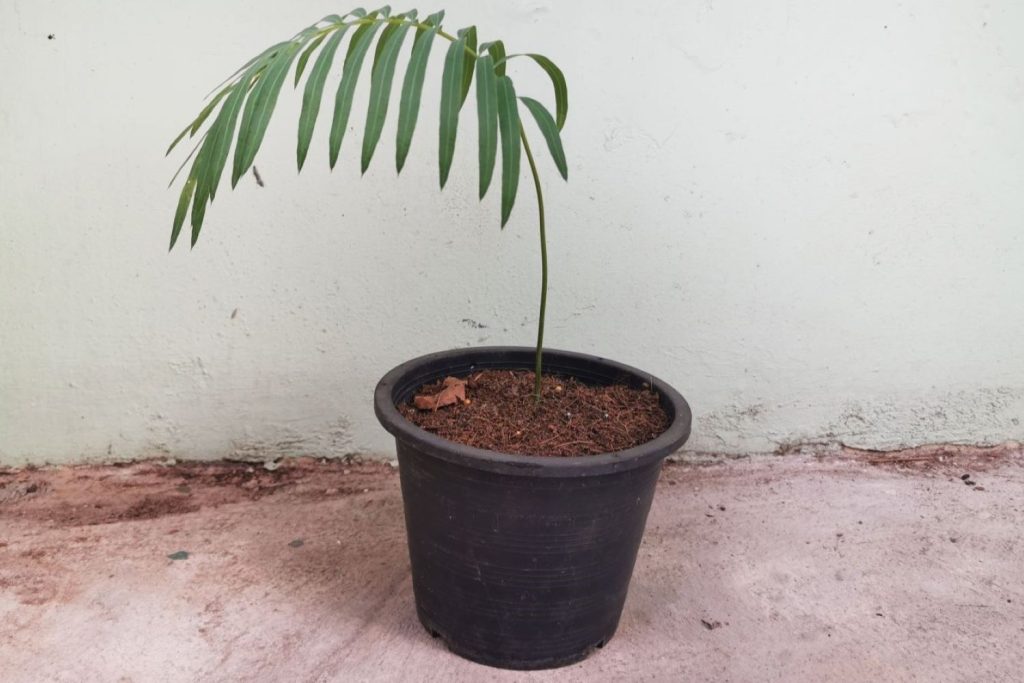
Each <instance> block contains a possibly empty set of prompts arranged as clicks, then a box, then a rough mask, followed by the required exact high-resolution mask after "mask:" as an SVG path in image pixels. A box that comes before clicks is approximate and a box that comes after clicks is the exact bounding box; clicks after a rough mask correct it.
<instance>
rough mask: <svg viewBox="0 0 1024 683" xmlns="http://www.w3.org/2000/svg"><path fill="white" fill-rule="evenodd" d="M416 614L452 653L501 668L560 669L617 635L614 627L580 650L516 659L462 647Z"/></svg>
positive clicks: (431, 634)
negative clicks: (537, 657) (543, 656)
mask: <svg viewBox="0 0 1024 683" xmlns="http://www.w3.org/2000/svg"><path fill="white" fill-rule="evenodd" d="M416 616H417V617H419V620H420V623H421V624H423V628H425V629H426V630H427V633H429V634H430V637H431V638H435V639H437V640H440V641H441V642H443V643H444V645H445V647H447V648H448V651H449V652H451V653H452V654H456V655H458V656H460V657H462V658H463V659H468V660H469V661H471V662H476V663H477V664H484V665H485V666H493V667H496V668H499V669H511V670H515V671H537V670H540V669H558V668H560V667H563V666H569V665H571V664H576V663H577V662H582V661H583V660H584V659H586V658H587V657H589V656H590V655H592V654H593V653H594V651H595V650H600V649H601V648H603V647H604V646H605V645H607V644H608V641H610V640H611V639H612V636H614V635H615V629H614V628H613V629H612V630H611V632H610V633H608V635H606V636H605V637H603V638H601V639H600V640H598V641H597V642H596V643H594V644H593V645H590V646H587V647H585V648H583V649H582V650H580V651H579V652H572V653H567V654H564V655H560V656H558V657H548V658H546V659H523V660H515V659H508V658H504V657H494V656H493V655H491V654H490V653H487V652H480V651H477V650H473V649H469V648H465V647H462V646H461V645H460V643H459V640H458V639H457V638H451V637H448V636H446V635H445V634H443V633H441V632H440V631H438V630H437V628H436V627H435V625H434V624H433V623H432V622H431V621H430V618H429V617H427V616H426V615H425V614H423V612H422V611H421V610H419V609H417V610H416ZM616 626H617V624H616Z"/></svg>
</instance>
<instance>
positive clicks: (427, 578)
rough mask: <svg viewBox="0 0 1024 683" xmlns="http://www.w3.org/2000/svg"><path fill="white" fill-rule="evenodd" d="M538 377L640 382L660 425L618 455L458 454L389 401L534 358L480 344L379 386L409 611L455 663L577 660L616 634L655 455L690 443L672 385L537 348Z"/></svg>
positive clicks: (404, 370) (413, 364) (425, 361)
mask: <svg viewBox="0 0 1024 683" xmlns="http://www.w3.org/2000/svg"><path fill="white" fill-rule="evenodd" d="M544 360H545V372H548V373H552V374H561V375H571V376H575V377H577V378H579V379H581V380H583V381H585V382H588V383H594V384H607V383H612V382H616V383H625V384H629V385H633V386H641V385H643V384H647V385H648V386H651V387H653V388H654V390H655V391H657V392H658V393H659V395H660V397H661V401H662V406H663V407H664V408H665V409H666V411H667V412H668V413H669V418H670V426H669V429H668V430H667V431H666V432H665V433H664V434H662V435H661V436H659V437H657V438H656V439H654V440H653V441H650V442H648V443H647V444H643V445H641V446H639V447H636V448H632V449H629V450H626V451H620V452H618V453H607V454H603V455H596V456H583V457H579V458H557V457H541V456H515V455H506V454H500V453H494V452H491V451H484V450H481V449H476V448H471V447H467V446H462V445H460V444H456V443H453V442H450V441H446V440H444V439H441V438H439V437H437V436H435V435H433V434H430V433H428V432H426V431H424V430H422V429H420V428H418V427H416V426H415V425H413V424H412V423H410V422H408V421H407V420H405V418H404V417H402V416H401V415H400V414H399V413H398V411H397V410H396V409H395V405H396V404H398V403H401V402H404V401H406V400H408V398H409V397H410V396H411V394H412V392H414V391H415V390H416V389H417V388H418V387H419V386H421V385H422V384H424V383H426V382H430V381H434V380H436V379H440V378H443V377H445V376H448V375H465V374H468V373H469V372H473V371H476V370H480V369H485V368H508V369H516V368H532V365H533V350H532V349H529V348H519V347H511V348H510V347H486V348H477V349H464V350H458V351H448V352H442V353H438V354H432V355H430V356H424V357H422V358H418V359H416V360H413V361H410V362H408V363H405V364H403V365H401V366H399V367H398V368H395V369H394V370H393V371H391V372H390V373H388V374H387V375H386V376H385V377H384V379H382V380H381V382H380V384H379V385H378V387H377V392H376V394H375V409H376V412H377V416H378V418H379V419H380V421H381V424H383V425H384V427H385V428H386V429H388V431H390V432H391V433H392V434H394V435H395V438H396V443H397V450H398V462H399V472H400V476H401V484H402V499H403V503H404V508H405V523H406V532H407V535H408V543H409V558H410V562H411V565H412V578H413V590H414V593H415V597H416V610H417V614H418V615H419V618H420V621H421V622H422V623H423V625H424V626H425V627H426V628H427V630H428V631H429V632H430V633H431V634H433V635H435V636H438V637H440V638H442V639H443V640H444V641H445V643H446V644H447V645H448V647H449V648H450V649H451V650H452V651H453V652H455V653H456V654H459V655H462V656H463V657H466V658H468V659H471V660H474V661H477V662H481V663H484V664H489V665H492V666H498V667H503V668H511V669H540V668H550V667H556V666H562V665H566V664H571V663H573V662H576V661H579V660H581V659H583V658H584V657H586V656H587V655H588V654H589V653H590V652H592V651H593V650H594V649H595V648H598V647H602V646H604V644H605V643H607V642H608V640H609V639H610V638H611V637H612V635H613V634H614V633H615V629H616V627H617V626H618V623H619V616H620V615H621V613H622V607H623V604H624V602H625V599H626V593H627V590H628V588H629V580H630V577H631V575H632V573H633V565H634V563H635V561H636V555H637V550H638V548H639V546H640V540H641V538H642V537H643V531H644V525H645V523H646V521H647V513H648V511H649V510H650V506H651V500H652V498H653V496H654V489H655V484H656V483H657V479H658V473H659V471H660V469H661V463H662V460H663V459H664V457H665V456H666V455H668V454H669V453H670V452H672V451H673V450H675V449H676V448H678V447H679V446H680V445H682V443H683V442H684V441H685V440H686V438H687V437H688V436H689V430H690V419H691V418H690V410H689V406H688V405H687V404H686V401H685V400H683V398H682V396H680V395H679V394H678V392H676V391H675V390H674V389H672V388H671V387H669V386H668V385H666V384H664V383H663V382H661V381H660V380H658V379H657V378H655V377H652V376H650V375H648V374H646V373H643V372H641V371H639V370H636V369H634V368H630V367H628V366H624V365H621V364H619V363H614V362H612V361H607V360H604V359H601V358H596V357H593V356H587V355H584V354H575V353H569V352H562V351H545V355H544Z"/></svg>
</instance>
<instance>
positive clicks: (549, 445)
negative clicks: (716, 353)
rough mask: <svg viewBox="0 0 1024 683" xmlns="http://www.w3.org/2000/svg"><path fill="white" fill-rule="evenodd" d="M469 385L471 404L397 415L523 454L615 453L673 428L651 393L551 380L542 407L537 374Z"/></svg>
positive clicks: (499, 375)
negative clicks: (538, 400)
mask: <svg viewBox="0 0 1024 683" xmlns="http://www.w3.org/2000/svg"><path fill="white" fill-rule="evenodd" d="M465 380H466V385H465V394H466V400H465V401H461V400H460V401H456V402H454V404H452V405H447V406H444V407H439V408H437V409H436V410H431V409H426V410H420V409H417V408H416V407H414V406H413V404H412V402H410V403H409V404H406V405H401V406H399V411H400V412H401V413H402V414H403V415H404V416H405V417H406V419H408V420H410V421H411V422H413V423H414V424H416V425H418V426H420V427H422V428H423V429H426V430H427V431H429V432H433V433H435V434H437V435H438V436H440V437H443V438H445V439H448V440H450V441H455V442H457V443H461V444H465V445H467V446H475V447H477V448H485V449H487V450H491V451H498V452H500V453H514V454H519V455H553V456H578V455H596V454H599V453H610V452H612V451H619V450H623V449H626V448H632V447H633V446H638V445H640V444H642V443H646V442H648V441H650V440H651V439H653V438H654V437H656V436H658V435H659V434H661V433H662V432H664V431H665V429H666V428H667V427H668V416H667V415H666V414H665V411H664V410H663V409H662V408H661V405H660V404H659V402H658V395H657V394H656V393H655V392H653V391H651V390H650V389H631V388H629V387H626V386H622V385H615V386H607V387H592V386H587V385H585V384H582V383H581V382H579V381H577V380H575V379H572V378H569V377H558V376H550V375H545V376H544V377H543V379H542V391H541V397H542V400H541V403H540V405H537V404H536V403H535V401H534V398H533V380H534V374H533V372H530V371H527V370H485V371H483V372H479V373H476V374H473V375H470V376H469V377H467V378H465ZM444 388H445V387H444V383H443V381H438V382H435V383H433V384H428V385H425V386H423V387H421V388H420V390H419V392H417V395H418V396H433V395H439V394H440V393H441V392H442V391H443V390H444Z"/></svg>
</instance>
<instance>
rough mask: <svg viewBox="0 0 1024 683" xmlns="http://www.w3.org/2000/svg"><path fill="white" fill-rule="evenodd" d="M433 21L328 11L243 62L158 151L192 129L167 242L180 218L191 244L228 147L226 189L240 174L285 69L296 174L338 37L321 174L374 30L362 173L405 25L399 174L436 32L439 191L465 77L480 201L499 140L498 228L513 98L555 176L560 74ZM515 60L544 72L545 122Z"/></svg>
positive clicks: (513, 159) (511, 152) (511, 165)
mask: <svg viewBox="0 0 1024 683" xmlns="http://www.w3.org/2000/svg"><path fill="white" fill-rule="evenodd" d="M443 19H444V12H438V13H436V14H432V15H430V16H429V17H427V18H426V19H423V20H418V19H417V17H416V12H415V11H409V12H405V13H404V14H399V15H391V10H390V8H389V7H382V8H380V9H378V10H375V11H373V12H370V13H367V12H366V11H365V10H363V9H357V10H353V11H352V12H349V13H347V14H345V15H336V14H335V15H329V16H326V17H324V18H323V19H321V20H320V21H319V22H317V23H315V24H313V25H312V26H309V27H307V28H305V29H303V30H302V31H300V32H299V33H297V34H296V35H295V36H294V37H293V38H291V39H290V40H287V41H284V42H282V43H278V44H275V45H272V46H271V47H269V48H267V49H266V50H264V51H263V52H261V53H259V54H258V55H256V56H255V57H253V58H252V59H250V60H249V61H248V62H246V63H245V64H244V65H243V66H242V67H241V68H240V69H239V70H238V71H236V72H235V73H234V74H232V75H231V76H230V77H229V78H228V79H227V80H226V81H225V82H224V83H222V84H221V85H220V86H218V88H216V89H215V90H214V93H212V95H213V96H212V98H211V99H210V101H209V102H208V103H207V104H206V105H205V106H204V107H203V109H202V110H201V111H200V112H199V114H198V115H197V116H196V117H195V118H194V119H193V120H192V121H191V122H190V123H189V124H188V125H187V126H186V127H185V128H184V129H183V130H182V131H181V132H180V133H179V134H178V136H177V137H176V138H175V139H174V141H173V142H172V143H171V146H170V148H169V149H168V150H167V151H168V153H170V151H171V150H173V149H174V148H175V146H176V145H178V144H179V143H180V142H181V140H183V139H185V138H186V137H189V138H191V137H194V136H196V135H197V134H200V133H202V137H201V138H200V139H199V142H198V144H197V145H196V149H195V150H193V152H192V154H190V155H189V157H188V158H186V160H185V164H188V163H189V160H190V159H191V166H190V168H189V171H188V175H187V176H186V179H185V183H184V186H183V187H182V191H181V195H180V196H179V198H178V204H177V207H176V210H175V213H174V223H173V226H172V239H171V245H172V247H173V245H174V243H175V241H176V240H177V238H178V235H179V234H180V231H181V228H182V226H183V225H184V223H185V221H186V218H187V217H188V216H191V224H192V238H193V243H194V241H195V240H196V239H198V236H199V233H200V231H201V229H202V225H203V222H204V220H205V216H206V207H207V205H208V204H209V203H210V202H212V201H213V199H214V197H215V196H216V194H217V188H218V186H219V184H220V179H221V176H222V174H223V171H224V166H225V165H226V163H227V159H228V155H229V153H230V152H231V149H232V147H234V156H233V162H232V168H231V182H232V186H234V185H235V184H237V183H238V181H239V180H240V179H241V178H242V176H244V175H245V173H246V171H248V170H249V169H250V168H251V167H252V164H253V163H254V161H255V159H256V155H257V154H258V152H259V150H260V147H261V145H262V142H263V138H264V135H265V133H266V131H267V128H268V124H269V122H270V119H271V118H272V116H273V112H274V110H275V108H276V105H277V100H278V96H279V94H280V92H281V89H282V85H283V83H284V81H285V80H286V79H287V78H288V74H289V72H290V71H292V70H293V69H292V66H293V65H294V79H293V80H294V83H295V85H296V86H297V85H298V84H299V83H300V81H301V80H302V79H303V78H306V83H305V85H304V88H303V91H302V109H301V112H300V114H299V121H298V144H297V147H296V162H297V165H298V167H299V169H300V170H301V169H302V167H303V165H304V163H305V160H306V157H307V155H308V152H309V147H310V144H311V142H312V137H313V131H314V129H315V127H316V121H317V118H318V115H319V111H320V106H321V101H322V98H323V92H324V88H325V87H326V82H327V78H328V76H329V74H330V71H331V67H332V66H333V65H334V64H335V63H336V62H337V59H338V54H339V53H338V50H339V47H340V46H341V44H342V42H344V39H345V37H346V36H350V40H349V43H348V48H347V50H346V52H345V57H344V60H343V61H344V65H343V69H342V75H341V78H340V81H339V82H338V86H337V92H336V94H335V98H334V108H333V115H332V117H331V130H330V136H329V140H328V158H329V161H330V165H331V167H332V168H333V167H334V165H335V163H336V162H337V159H338V157H339V155H340V149H341V143H342V141H343V139H344V137H345V135H346V132H347V129H348V123H349V118H350V114H351V109H352V102H353V100H354V97H355V91H356V87H357V85H358V81H359V76H360V73H361V71H362V70H363V65H364V63H365V62H366V55H367V53H368V52H369V50H370V47H371V46H374V43H375V39H376V38H377V36H378V35H379V39H377V40H376V47H375V50H374V58H373V60H372V68H371V73H370V93H369V105H368V107H367V115H366V125H365V129H364V132H363V139H362V158H361V162H362V169H363V171H365V170H366V169H367V167H368V166H369V163H370V161H371V159H372V157H373V154H374V151H375V150H376V148H377V146H378V144H379V140H380V136H381V133H382V131H383V128H384V124H385V122H386V119H387V114H388V111H389V109H390V101H391V96H392V90H393V88H392V84H393V82H394V78H395V76H396V73H397V71H398V70H399V69H398V62H399V61H400V60H399V55H400V54H401V51H402V47H403V44H404V42H405V38H406V36H407V34H408V32H409V30H410V29H414V30H415V38H414V40H413V46H412V52H411V53H410V57H409V61H408V65H407V67H406V71H405V73H404V76H403V77H402V87H401V95H400V100H399V103H398V105H397V106H398V129H397V137H396V156H395V160H396V166H397V168H398V170H399V171H401V170H402V168H403V166H404V165H405V161H406V158H407V156H408V153H409V150H410V147H411V144H412V138H413V133H414V132H415V129H416V122H417V118H418V115H419V108H420V106H419V105H420V101H421V99H422V91H423V87H424V81H425V77H426V67H427V63H428V61H429V58H430V54H431V48H432V46H433V43H434V40H435V38H437V37H438V36H440V37H443V38H445V39H446V40H449V41H450V42H451V46H450V47H449V49H448V51H447V53H446V55H445V60H444V62H445V63H444V69H443V72H442V79H441V80H442V82H441V115H440V127H439V147H438V165H439V169H440V180H441V186H442V187H443V186H444V185H445V183H446V182H447V180H448V176H449V174H450V171H451V166H452V163H453V160H454V152H455V140H456V136H457V132H458V125H459V115H460V111H461V109H462V105H463V103H464V101H465V100H466V98H467V97H468V96H469V93H470V91H471V90H472V89H473V87H472V86H473V79H474V77H475V78H476V81H477V83H476V97H477V107H476V108H477V125H478V130H479V135H478V139H479V154H478V157H479V158H478V161H479V169H480V175H479V178H480V183H479V193H480V196H481V198H482V197H483V196H484V195H485V194H486V192H487V189H488V187H489V185H490V181H491V177H492V176H493V169H494V165H495V162H496V157H497V148H498V147H499V145H500V148H501V155H502V163H501V167H502V178H501V186H502V191H501V194H502V199H501V224H502V225H503V226H504V224H505V223H506V222H507V221H508V219H509V216H510V214H511V211H512V206H513V205H514V203H515V196H516V191H517V188H518V178H519V173H520V170H521V169H520V158H521V145H522V141H521V140H520V135H522V134H523V133H521V130H520V128H521V126H520V123H519V110H518V106H519V103H520V102H521V103H522V104H523V106H525V107H526V109H527V110H529V111H530V113H531V114H532V116H533V118H534V120H535V121H536V123H537V126H538V127H539V129H540V132H541V133H542V134H543V136H544V139H545V141H546V142H547V148H548V151H549V152H550V154H551V157H552V159H553V160H554V162H555V165H556V167H557V168H558V170H559V173H560V174H561V175H562V176H563V177H566V176H567V166H566V161H565V153H564V151H563V148H562V142H561V138H560V135H559V133H558V131H559V130H560V129H561V128H562V126H563V125H564V123H565V118H566V114H567V111H568V91H567V88H566V85H565V77H564V75H563V74H562V72H561V70H560V69H559V68H558V67H557V66H556V65H555V64H554V63H553V62H552V61H551V60H549V59H547V58H546V57H543V56H542V55H538V54H534V53H525V54H513V55H507V54H506V51H505V46H504V44H503V43H502V42H501V41H492V42H488V43H482V44H478V40H477V30H476V27H474V26H470V27H468V28H464V29H461V30H460V31H458V32H457V34H456V35H455V36H453V35H450V34H448V33H446V32H445V31H444V29H443V27H442V25H441V22H442V21H443ZM350 29H351V30H350ZM515 57H529V58H530V59H531V60H533V61H534V62H536V64H537V65H539V66H540V67H541V68H542V69H543V70H544V71H545V72H546V73H547V75H548V77H549V78H550V80H551V83H552V85H553V88H554V94H555V97H554V104H555V106H554V109H553V111H554V112H555V113H554V116H552V115H551V113H549V111H548V109H546V108H545V106H544V105H542V104H541V103H540V102H538V101H536V100H533V99H530V98H527V97H524V98H517V97H516V91H515V86H514V84H513V82H512V79H511V77H510V75H509V74H508V73H507V72H506V69H507V66H508V63H509V61H510V60H512V59H513V58H515ZM204 129H205V131H204ZM193 154H194V155H195V156H194V159H193V158H192V155H193ZM185 164H183V166H184V165H185ZM172 182H173V180H172Z"/></svg>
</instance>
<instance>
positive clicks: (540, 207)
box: [519, 123, 548, 403]
mask: <svg viewBox="0 0 1024 683" xmlns="http://www.w3.org/2000/svg"><path fill="white" fill-rule="evenodd" d="M519 137H520V138H522V140H523V149H524V150H525V151H526V159H527V160H528V161H529V162H530V172H531V173H532V174H533V186H534V188H535V189H536V190H537V218H538V224H539V226H540V316H539V317H538V318H537V352H536V359H535V360H534V370H533V373H534V383H533V400H534V401H535V402H536V403H540V370H541V357H542V356H543V351H544V311H545V309H546V308H547V302H548V239H547V236H546V235H545V233H544V194H543V193H542V192H541V190H540V175H539V174H538V173H537V163H536V162H535V161H534V160H533V152H531V151H530V143H529V142H528V141H527V140H526V131H525V130H523V124H522V123H520V124H519Z"/></svg>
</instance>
